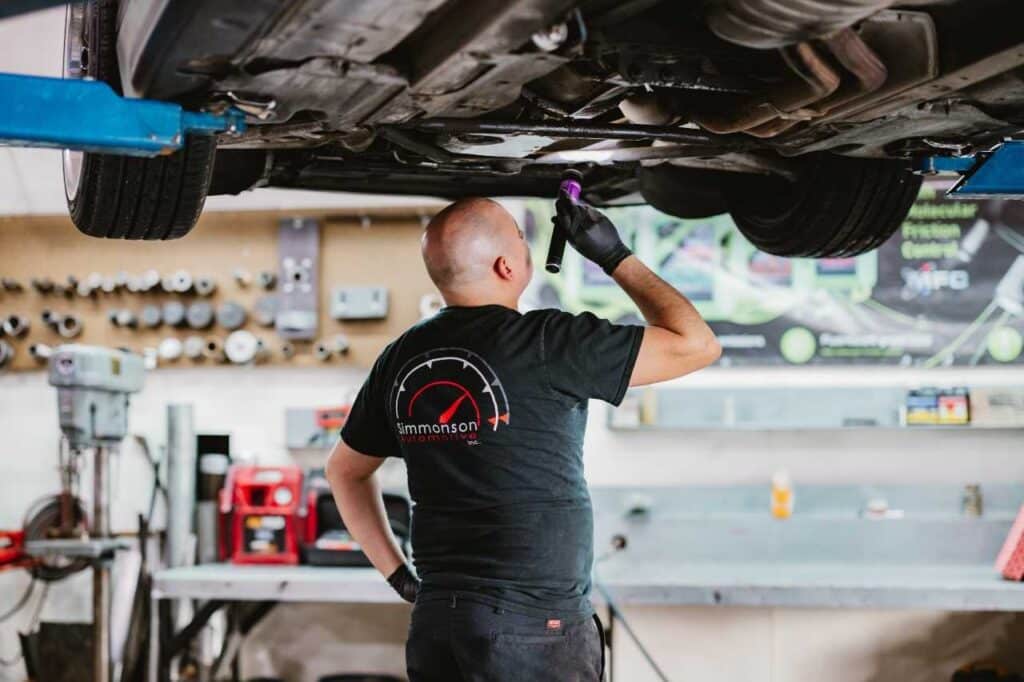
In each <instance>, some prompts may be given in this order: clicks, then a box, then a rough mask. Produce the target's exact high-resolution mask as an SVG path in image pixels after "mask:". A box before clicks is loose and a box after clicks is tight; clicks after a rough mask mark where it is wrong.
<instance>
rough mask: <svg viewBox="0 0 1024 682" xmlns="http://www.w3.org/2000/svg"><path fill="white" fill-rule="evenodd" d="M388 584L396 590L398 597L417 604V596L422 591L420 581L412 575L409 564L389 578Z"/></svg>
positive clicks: (400, 567) (402, 566) (398, 569)
mask: <svg viewBox="0 0 1024 682" xmlns="http://www.w3.org/2000/svg"><path fill="white" fill-rule="evenodd" d="M388 584H389V585H391V587H392V588H394V590H395V592H397V593H398V596H399V597H401V598H402V599H404V600H405V601H407V602H409V603H410V604H415V603H416V595H417V594H418V593H419V591H420V579H419V578H417V577H416V576H414V575H413V574H412V571H410V570H409V565H408V564H402V565H401V566H399V567H398V568H396V569H395V572H394V573H392V574H391V575H389V576H388Z"/></svg>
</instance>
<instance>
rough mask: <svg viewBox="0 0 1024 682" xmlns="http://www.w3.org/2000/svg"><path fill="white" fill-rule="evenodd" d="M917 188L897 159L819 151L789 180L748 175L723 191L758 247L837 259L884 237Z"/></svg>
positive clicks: (894, 226) (745, 233) (913, 177)
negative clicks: (860, 157)
mask: <svg viewBox="0 0 1024 682" xmlns="http://www.w3.org/2000/svg"><path fill="white" fill-rule="evenodd" d="M920 188H921V177H920V176H918V175H914V174H913V173H911V172H909V171H908V170H907V168H906V166H905V165H904V164H903V163H901V162H899V161H892V160H888V159H858V158H850V157H843V156H836V155H832V154H817V155H813V156H809V157H805V158H803V159H802V163H801V165H800V166H799V168H798V171H797V178H796V180H795V181H793V180H786V179H782V178H780V177H756V178H755V177H754V176H747V179H745V180H743V181H738V182H733V183H729V184H728V185H727V187H726V189H725V194H726V203H727V205H728V207H729V212H730V213H731V214H732V217H733V220H734V221H735V223H736V226H737V227H738V228H739V230H740V232H742V233H743V236H745V237H746V238H747V239H749V240H750V242H751V243H752V244H753V245H754V246H755V247H757V248H758V249H760V250H761V251H764V252H766V253H770V254H773V255H776V256H786V257H807V258H837V257H839V258H841V257H850V256H857V255H860V254H862V253H866V252H868V251H871V250H873V249H876V248H878V247H879V246H881V245H882V244H883V243H884V242H885V241H886V240H888V239H889V237H891V236H892V234H893V233H894V232H895V231H896V230H897V229H898V228H899V226H900V225H901V224H902V223H903V220H904V219H905V218H906V217H907V213H908V212H909V211H910V207H911V205H912V204H913V203H914V200H915V199H916V198H917V194H918V191H919V190H920Z"/></svg>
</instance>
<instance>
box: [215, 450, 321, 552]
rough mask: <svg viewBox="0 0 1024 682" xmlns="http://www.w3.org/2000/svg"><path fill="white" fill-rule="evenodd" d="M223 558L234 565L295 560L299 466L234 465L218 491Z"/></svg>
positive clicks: (299, 494) (299, 487) (300, 491)
mask: <svg viewBox="0 0 1024 682" xmlns="http://www.w3.org/2000/svg"><path fill="white" fill-rule="evenodd" d="M220 494H221V498H220V513H221V534H220V536H221V548H220V549H221V552H220V553H221V558H222V559H225V560H230V561H231V562H232V563H235V564H297V563H299V540H298V538H299V533H298V531H299V527H298V523H299V520H298V510H299V505H300V504H301V503H302V499H301V495H302V470H301V469H299V468H298V467H297V466H291V465H287V466H274V467H270V466H248V465H236V466H233V467H231V468H230V469H229V470H228V476H227V480H226V481H225V482H224V488H223V489H222V490H221V493H220Z"/></svg>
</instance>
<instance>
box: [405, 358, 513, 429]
mask: <svg viewBox="0 0 1024 682" xmlns="http://www.w3.org/2000/svg"><path fill="white" fill-rule="evenodd" d="M390 406H391V410H392V416H393V417H394V421H395V426H396V428H397V430H398V437H399V439H400V440H401V441H402V442H403V443H439V442H466V443H473V442H476V441H478V440H479V439H480V437H481V436H482V435H484V434H487V433H493V432H495V431H498V430H499V429H501V428H504V427H505V426H507V425H508V424H509V406H508V397H507V396H506V394H505V388H504V387H503V386H502V384H501V380H500V379H499V378H498V375H497V374H495V372H494V370H493V369H491V366H490V365H488V364H487V362H486V361H485V360H484V359H483V358H482V357H480V356H479V355H477V354H476V353H474V352H473V351H470V350H466V349H464V348H438V349H435V350H431V351H427V352H426V353H422V354H420V355H417V356H416V357H414V358H412V359H411V360H409V361H408V362H407V363H406V364H405V365H404V366H403V367H402V369H401V371H399V372H398V375H397V377H396V379H395V383H394V386H393V387H392V389H391V397H390Z"/></svg>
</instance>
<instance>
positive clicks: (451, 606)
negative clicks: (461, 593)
mask: <svg viewBox="0 0 1024 682" xmlns="http://www.w3.org/2000/svg"><path fill="white" fill-rule="evenodd" d="M457 604H458V599H457V598H456V597H455V595H454V594H453V595H452V600H451V602H450V603H449V604H448V608H451V609H454V608H455V606H456V605H457Z"/></svg>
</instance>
